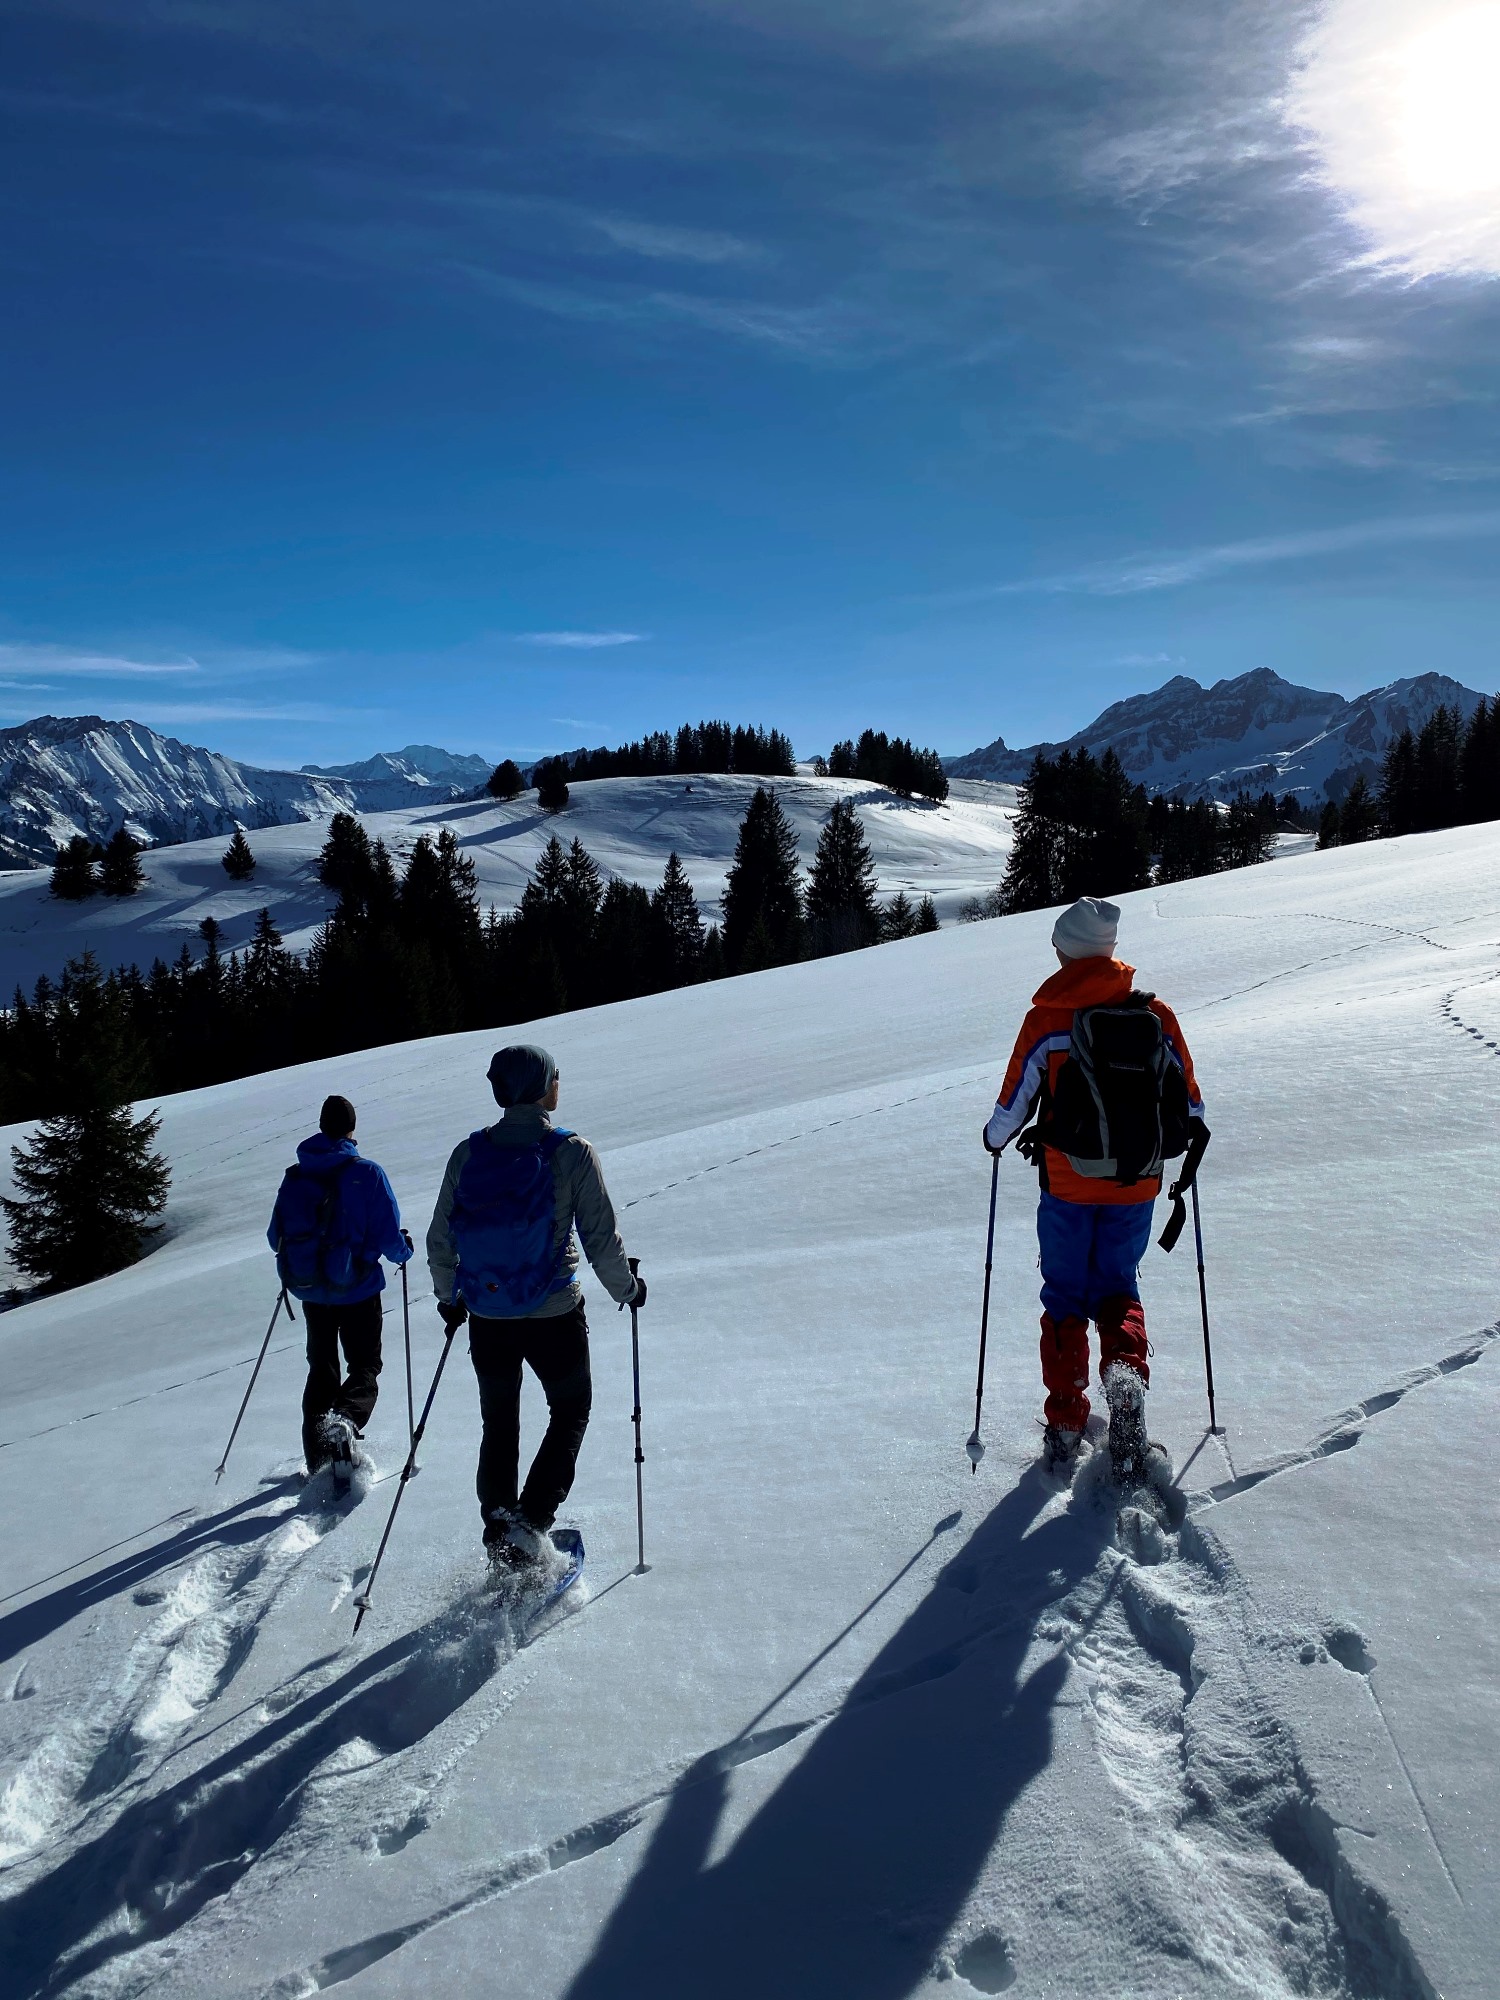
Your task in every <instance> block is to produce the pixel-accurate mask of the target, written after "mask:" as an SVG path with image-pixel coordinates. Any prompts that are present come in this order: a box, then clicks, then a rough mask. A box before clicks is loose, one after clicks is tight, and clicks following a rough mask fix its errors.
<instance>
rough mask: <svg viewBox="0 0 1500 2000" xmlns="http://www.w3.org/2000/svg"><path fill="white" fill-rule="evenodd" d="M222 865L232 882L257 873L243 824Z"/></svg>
mask: <svg viewBox="0 0 1500 2000" xmlns="http://www.w3.org/2000/svg"><path fill="white" fill-rule="evenodd" d="M361 830H363V829H361ZM325 852H326V850H325ZM220 866H221V867H222V868H223V870H224V873H225V874H226V875H227V876H228V877H229V879H230V881H231V882H248V881H249V880H250V877H251V876H252V875H253V874H254V873H255V856H254V855H253V854H252V853H251V852H250V843H249V841H248V840H246V838H245V829H244V828H243V827H242V826H237V827H236V828H235V830H234V836H233V838H232V839H231V841H230V843H229V845H228V846H227V847H226V848H225V850H224V853H223V856H222V858H221V861H220Z"/></svg>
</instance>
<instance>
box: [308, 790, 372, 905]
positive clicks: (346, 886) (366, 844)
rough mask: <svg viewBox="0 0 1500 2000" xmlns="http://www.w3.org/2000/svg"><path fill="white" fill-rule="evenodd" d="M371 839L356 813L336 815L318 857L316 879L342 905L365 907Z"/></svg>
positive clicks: (331, 821)
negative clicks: (361, 905) (330, 891)
mask: <svg viewBox="0 0 1500 2000" xmlns="http://www.w3.org/2000/svg"><path fill="white" fill-rule="evenodd" d="M371 859H372V857H371V854H370V836H369V835H368V834H367V833H366V832H365V830H364V827H363V826H362V825H361V824H360V822H359V821H358V820H357V819H356V818H355V817H354V815H353V813H345V812H337V813H335V814H334V816H333V818H332V819H331V820H330V821H329V823H328V838H327V840H325V841H324V843H323V851H322V853H321V854H320V855H319V856H318V866H317V876H318V880H319V881H320V882H321V883H322V884H323V887H324V888H325V889H331V890H332V891H333V893H334V895H335V896H337V897H339V898H340V899H341V900H342V901H343V902H346V903H350V904H362V903H363V901H364V898H365V894H366V892H367V890H368V888H369V881H370V868H371Z"/></svg>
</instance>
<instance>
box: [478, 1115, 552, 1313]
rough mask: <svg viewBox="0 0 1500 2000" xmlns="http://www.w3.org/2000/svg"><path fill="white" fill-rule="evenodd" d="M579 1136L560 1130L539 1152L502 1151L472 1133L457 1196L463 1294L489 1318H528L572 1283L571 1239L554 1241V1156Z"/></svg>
mask: <svg viewBox="0 0 1500 2000" xmlns="http://www.w3.org/2000/svg"><path fill="white" fill-rule="evenodd" d="M572 1136H573V1134H572V1133H571V1132H570V1131H568V1130H567V1129H566V1128H565V1127H564V1126H561V1125H555V1126H554V1127H553V1128H552V1130H551V1131H550V1132H547V1133H545V1134H544V1135H543V1137H542V1139H541V1141H540V1142H539V1143H538V1144H537V1145H535V1146H497V1145H496V1144H495V1141H494V1140H493V1139H492V1138H491V1137H490V1135H489V1133H488V1132H487V1131H479V1132H473V1133H471V1134H470V1135H469V1157H468V1159H467V1160H466V1161H465V1162H464V1164H463V1168H462V1170H461V1171H460V1173H459V1176H458V1186H457V1187H456V1188H455V1189H454V1193H453V1215H452V1228H453V1241H454V1243H455V1245H456V1246H457V1249H458V1291H459V1296H460V1297H461V1298H462V1300H463V1302H464V1304H465V1305H466V1306H467V1307H468V1308H469V1310H470V1312H473V1313H478V1314H479V1315H480V1317H481V1318H482V1319H523V1318H524V1317H525V1316H526V1314H527V1313H531V1312H535V1311H536V1309H537V1307H538V1306H539V1305H540V1304H541V1303H542V1301H543V1299H545V1298H546V1297H547V1296H548V1295H549V1294H550V1293H552V1292H555V1291H557V1290H559V1289H560V1287H561V1286H562V1285H563V1284H565V1283H566V1282H567V1280H566V1279H565V1277H564V1276H563V1261H564V1258H565V1257H566V1254H567V1247H568V1239H567V1237H566V1236H565V1237H564V1238H563V1241H562V1243H561V1244H560V1245H559V1244H556V1243H554V1242H553V1235H554V1233H555V1230H556V1226H557V1183H556V1181H555V1179H554V1178H553V1173H552V1156H553V1154H554V1153H556V1151H557V1149H558V1147H559V1146H560V1145H561V1144H562V1142H563V1140H564V1139H571V1138H572Z"/></svg>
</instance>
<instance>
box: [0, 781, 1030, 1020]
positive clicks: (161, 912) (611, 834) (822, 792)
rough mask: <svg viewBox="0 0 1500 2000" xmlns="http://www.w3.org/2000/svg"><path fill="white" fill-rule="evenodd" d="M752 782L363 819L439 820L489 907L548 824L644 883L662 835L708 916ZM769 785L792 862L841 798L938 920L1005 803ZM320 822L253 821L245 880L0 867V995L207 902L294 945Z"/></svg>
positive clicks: (658, 860)
mask: <svg viewBox="0 0 1500 2000" xmlns="http://www.w3.org/2000/svg"><path fill="white" fill-rule="evenodd" d="M272 775H274V774H272ZM293 782H295V781H293ZM302 782H303V783H304V784H309V785H311V784H321V785H329V786H337V785H340V784H343V783H344V782H345V781H344V780H341V779H332V778H322V777H319V778H311V777H309V778H305V779H303V780H302ZM759 782H760V781H759V780H758V779H755V778H739V777H729V776H714V777H699V778H677V777H672V778H665V777H657V778H596V779H593V780H590V781H588V782H586V783H583V784H577V785H574V786H572V787H571V795H572V796H571V803H570V804H569V806H568V809H567V811H566V812H563V813H561V814H559V815H558V816H557V817H556V818H549V817H548V816H547V815H546V814H545V813H543V812H542V811H541V810H540V808H539V807H538V805H537V802H536V794H535V793H534V792H526V793H523V794H522V795H521V797H520V798H517V799H512V800H509V801H508V802H506V803H504V804H501V803H499V802H497V801H495V800H493V799H488V798H481V799H477V800H470V801H468V802H467V803H464V802H457V803H455V802H448V801H443V800H442V799H441V797H439V798H438V799H436V800H434V798H433V797H432V795H431V794H430V793H429V794H427V795H426V799H425V802H424V803H423V804H421V805H420V806H416V807H413V806H406V807H405V808H404V809H403V810H401V811H399V812H384V813H374V814H371V815H368V816H366V818H365V824H366V826H367V827H368V828H369V831H370V835H371V837H372V838H379V839H382V840H384V841H385V842H386V843H387V844H388V845H389V846H390V847H391V849H392V850H393V851H394V852H395V853H397V854H398V855H399V854H402V853H405V852H406V851H407V850H409V849H410V847H411V845H412V843H413V842H414V841H415V840H416V838H417V837H418V835H419V834H424V833H425V834H427V835H429V836H435V835H436V834H437V833H438V832H439V830H440V829H441V828H443V827H445V826H449V827H452V829H453V831H454V833H455V834H456V835H457V836H458V839H459V842H460V844H461V845H462V847H463V851H464V853H465V854H467V855H468V856H469V857H470V858H471V859H472V860H473V862H474V864H475V868H476V870H477V872H478V877H479V893H480V898H481V900H482V902H483V903H485V904H494V905H496V906H497V907H498V908H500V909H503V910H504V909H511V908H513V907H514V905H515V904H516V903H517V902H519V900H520V896H521V891H522V889H524V888H525V886H526V880H527V877H528V876H529V874H530V872H531V870H532V868H533V867H534V866H535V864H536V859H537V856H538V855H539V854H540V853H541V851H542V848H543V847H544V846H545V844H546V842H547V840H548V839H549V838H550V836H551V835H552V834H553V833H556V834H558V835H559V836H560V837H561V838H562V839H563V840H564V841H568V840H572V839H573V838H574V836H575V835H576V836H577V838H578V839H580V840H581V841H582V842H583V844H584V846H585V847H586V848H587V849H588V850H589V852H590V853H591V854H592V855H593V856H594V858H595V860H596V861H597V862H598V863H599V865H600V867H601V868H603V869H604V870H605V872H606V873H607V874H612V875H620V876H623V877H624V878H625V880H626V881H629V882H641V883H644V884H645V885H646V886H647V887H648V888H654V887H655V886H656V884H657V883H658V882H659V881H660V880H661V872H662V868H663V866H664V865H665V862H666V858H667V855H668V854H669V853H670V852H671V851H672V849H673V848H675V849H676V850H677V852H678V853H679V854H680V855H681V856H682V859H683V861H684V863H685V864H686V867H687V872H688V875H689V876H690V878H691V880H692V883H693V886H694V888H695V890H696V891H697V894H698V899H699V902H700V904H701V905H702V907H703V909H704V912H705V916H706V917H707V918H708V919H710V920H712V919H714V918H716V917H717V915H718V900H719V897H720V895H721V894H722V893H723V888H724V877H725V875H726V874H727V873H728V870H729V864H730V862H731V860H732V859H733V857H734V846H735V841H736V838H737V837H738V834H739V824H740V821H741V819H742V818H743V817H744V812H745V807H746V805H747V804H748V803H749V800H750V796H751V794H752V793H753V792H754V790H755V787H756V785H757V784H758V783H759ZM776 795H777V797H778V798H779V799H780V800H781V802H782V804H783V806H784V807H785V808H786V810H787V813H788V815H789V816H790V818H791V820H792V823H793V825H794V826H795V827H796V829H797V835H798V839H799V841H800V843H801V849H802V861H803V865H804V866H806V865H807V864H808V863H810V862H811V860H812V857H813V850H814V848H815V847H816V845H817V840H818V833H819V831H820V829H821V827H822V824H823V820H824V818H825V817H826V815H827V813H828V809H829V807H830V806H831V805H832V803H833V801H834V800H835V799H837V798H843V797H851V798H853V799H855V800H856V801H857V802H858V804H859V808H860V814H861V817H862V819H863V821H864V825H865V831H866V834H867V836H868V838H869V841H870V846H871V848H872V850H873V852H874V855H875V866H876V872H877V875H878V877H879V881H880V888H881V892H882V894H885V895H894V894H895V893H896V891H897V890H898V889H905V890H906V891H907V893H908V894H909V895H911V896H912V897H914V898H915V897H918V896H922V895H931V897H932V898H933V901H934V902H935V903H936V905H937V908H938V913H939V915H940V916H941V917H943V919H944V920H945V921H947V920H951V919H952V918H953V917H954V916H956V915H957V913H958V909H959V906H960V905H961V904H962V903H964V902H966V901H967V900H968V899H969V898H970V897H971V896H975V895H981V894H983V892H984V891H985V890H987V889H991V888H993V887H994V886H995V884H996V883H997V882H998V881H999V880H1000V877H1001V876H1002V875H1003V874H1004V872H1005V862H1006V857H1007V855H1008V854H1009V852H1010V814H1011V810H1012V809H1013V807H1014V805H1015V793H1014V791H1013V789H1012V788H1011V787H1009V786H997V785H965V784H962V783H959V784H956V785H955V786H954V788H953V795H952V796H951V797H950V798H949V799H948V800H947V802H946V803H945V804H943V805H941V806H936V805H928V804H924V803H921V802H919V801H914V800H903V799H898V798H897V797H896V796H895V794H894V793H892V792H887V791H882V790H881V789H880V788H879V787H878V786H872V785H866V784H862V783H859V782H856V781H855V780H853V779H841V778H812V777H806V778H801V777H799V778H784V779H781V780H779V781H778V783H777V786H776ZM327 832H328V829H327V826H326V824H324V823H322V822H321V821H316V820H315V821H312V822H310V823H309V822H308V821H306V820H304V821H302V822H299V823H291V824H287V825H284V826H278V827H267V828H266V829H264V830H263V831H261V832H258V833H255V834H254V835H253V836H252V840H251V845H252V847H253V848H254V851H255V857H256V862H257V864H258V865H257V867H256V871H255V874H254V875H253V876H252V877H251V879H250V880H249V881H248V882H231V881H230V879H229V877H228V876H227V875H226V874H225V873H224V870H223V868H222V867H221V866H220V859H221V856H222V854H223V851H224V843H223V840H222V839H221V838H218V837H215V838H214V839H211V840H206V841H188V842H186V843H184V844H182V845H179V846H173V847H161V848H157V849H156V850H155V851H154V852H152V853H150V854H147V855H145V856H144V857H143V865H144V867H145V871H146V887H145V888H144V889H143V890H142V891H141V893H140V894H139V895H137V896H131V897H128V898H124V899H122V900H119V901H115V900H114V899H112V898H108V897H103V896H97V897H94V898H92V899H91V900H90V901H89V902H86V903H60V902H58V901H56V900H55V899H54V898H53V897H52V896H51V895H50V894H49V892H48V878H47V877H46V876H45V875H43V874H39V873H38V872H37V871H36V870H35V869H31V870H28V871H27V872H26V873H24V874H9V875H6V874H0V995H4V996H5V997H6V998H7V999H8V998H9V996H10V994H11V993H12V992H13V991H14V989H15V986H16V983H17V982H18V981H19V982H20V983H21V984H22V985H23V986H24V987H25V988H26V989H27V990H28V991H29V990H30V989H31V987H32V986H33V985H34V984H35V982H36V979H37V977H38V975H39V974H41V973H44V972H45V973H48V974H53V973H57V972H59V971H61V969H62V966H63V963H64V961H65V960H66V959H68V958H70V957H74V956H76V955H77V953H79V952H80V951H82V950H83V949H84V948H85V947H88V948H89V949H90V950H92V951H93V952H95V953H96V954H97V956H98V957H99V959H100V960H101V962H102V963H104V964H105V965H128V964H130V963H131V962H132V961H134V962H135V963H137V964H139V965H140V966H141V968H142V969H143V970H144V969H145V968H146V967H147V966H149V965H150V963H151V961H152V960H153V959H154V958H157V957H161V958H165V959H171V958H175V957H176V955H177V953H178V952H179V951H180V950H181V949H182V946H183V945H184V943H186V944H189V945H191V946H192V947H193V949H194V950H195V951H197V950H199V949H201V947H200V944H199V939H198V934H197V933H198V925H199V923H200V922H201V921H202V919H203V918H204V917H206V916H214V917H217V918H218V920H219V922H220V923H221V924H222V925H223V926H224V933H225V942H226V945H228V946H229V947H234V946H237V945H240V944H243V943H244V942H245V941H246V939H247V938H248V937H249V935H250V931H251V929H252V927H253V925H254V922H255V913H256V911H257V910H259V909H260V908H262V906H269V908H270V911H271V914H272V916H273V917H274V918H275V919H276V922H277V924H278V926H279V927H280V929H281V931H282V932H283V934H284V936H285V937H286V940H287V942H288V943H289V944H291V945H293V946H295V947H296V948H298V949H305V948H306V946H307V945H308V944H309V943H311V941H312V937H313V933H314V931H315V930H316V929H317V927H318V925H319V924H320V923H322V921H323V919H324V917H325V916H327V914H328V911H329V909H330V908H331V900H330V898H329V896H328V894H327V892H326V890H325V889H324V888H323V886H322V884H321V883H320V882H319V881H318V879H317V877H316V875H315V873H314V864H315V862H316V859H317V855H318V850H319V849H320V848H321V847H322V845H323V842H324V840H325V839H326V838H327Z"/></svg>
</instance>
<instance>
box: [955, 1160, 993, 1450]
mask: <svg viewBox="0 0 1500 2000" xmlns="http://www.w3.org/2000/svg"><path fill="white" fill-rule="evenodd" d="M999 1192H1000V1155H999V1154H998V1153H996V1154H995V1156H994V1159H993V1161H992V1162H991V1169H990V1233H989V1236H988V1238H987V1240H986V1242H985V1246H984V1304H983V1306H982V1307H981V1308H980V1312H979V1379H978V1381H977V1382H976V1383H975V1385H974V1434H973V1436H972V1437H971V1438H970V1439H969V1442H968V1444H967V1445H966V1446H965V1447H964V1449H965V1450H966V1451H967V1452H968V1454H969V1470H970V1471H971V1472H977V1471H978V1470H979V1461H980V1459H982V1458H983V1457H984V1445H983V1444H982V1443H981V1441H980V1437H979V1418H980V1413H981V1412H982V1411H983V1409H984V1351H985V1347H986V1345H987V1344H988V1341H989V1334H990V1273H991V1271H992V1270H993V1269H994V1265H995V1197H996V1195H997V1194H998V1193H999Z"/></svg>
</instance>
